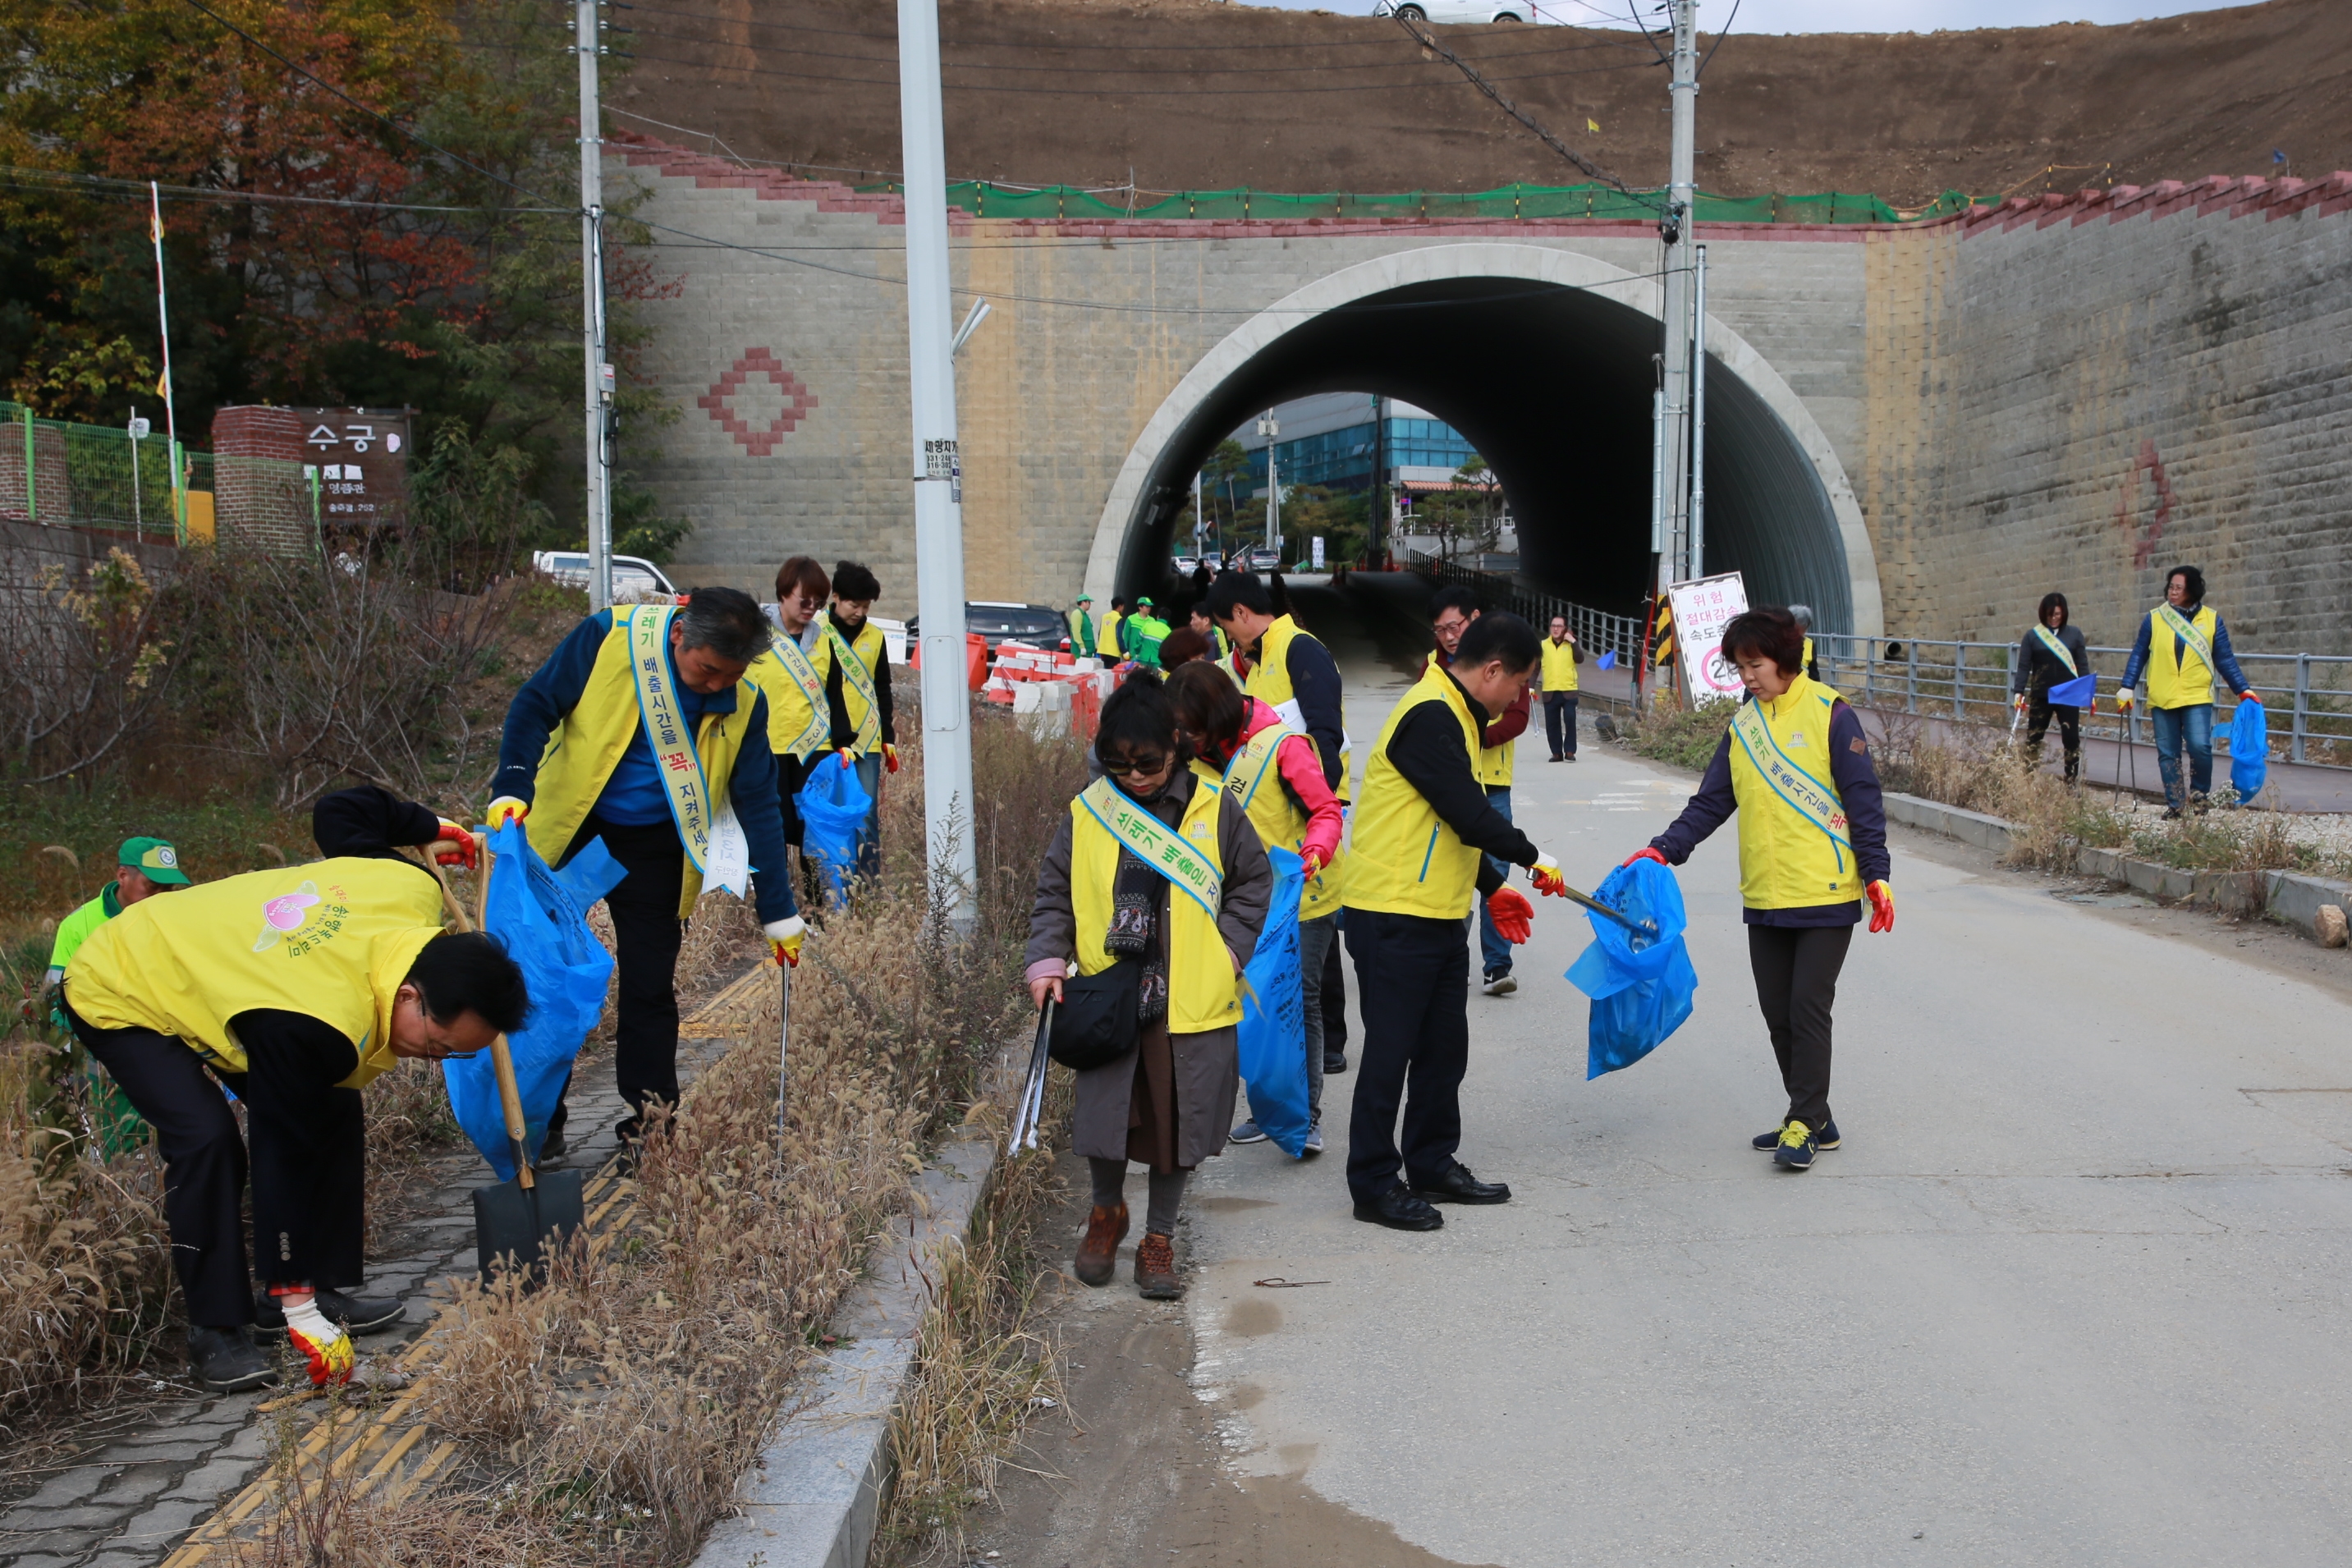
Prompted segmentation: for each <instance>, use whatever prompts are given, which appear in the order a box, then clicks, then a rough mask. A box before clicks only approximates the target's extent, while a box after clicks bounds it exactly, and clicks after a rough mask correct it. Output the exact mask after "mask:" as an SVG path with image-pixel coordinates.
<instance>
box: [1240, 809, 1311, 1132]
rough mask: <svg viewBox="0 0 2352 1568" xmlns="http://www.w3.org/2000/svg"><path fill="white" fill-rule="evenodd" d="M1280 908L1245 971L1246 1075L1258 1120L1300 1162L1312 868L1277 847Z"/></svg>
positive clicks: (1270, 911)
mask: <svg viewBox="0 0 2352 1568" xmlns="http://www.w3.org/2000/svg"><path fill="white" fill-rule="evenodd" d="M1265 858H1267V859H1269V860H1271V861H1273V862H1274V900H1273V902H1271V903H1270V904H1268V905H1267V906H1266V914H1265V931H1262V932H1260V933H1259V935H1258V939H1257V950H1256V951H1255V952H1253V953H1251V954H1250V961H1249V963H1248V964H1247V965H1245V966H1244V968H1243V970H1242V1023H1241V1030H1240V1036H1241V1038H1240V1041H1239V1046H1240V1055H1241V1072H1242V1079H1243V1081H1244V1082H1245V1083H1247V1084H1248V1085H1249V1104H1250V1115H1251V1116H1253V1117H1255V1119H1256V1121H1257V1124H1258V1126H1259V1127H1260V1128H1261V1129H1262V1130H1264V1131H1265V1135H1266V1136H1267V1137H1268V1138H1271V1139H1273V1140H1274V1141H1275V1142H1276V1144H1277V1145H1279V1146H1280V1147H1281V1150H1282V1152H1284V1153H1286V1154H1287V1155H1289V1156H1290V1157H1291V1158H1292V1159H1294V1160H1296V1159H1297V1158H1299V1157H1300V1155H1301V1153H1302V1152H1304V1151H1305V1150H1306V1148H1307V1009H1306V1006H1305V1005H1304V1004H1303V1002H1302V1001H1301V999H1300V996H1299V991H1298V898H1299V895H1300V894H1301V893H1302V892H1304V891H1305V890H1306V887H1307V878H1306V874H1305V873H1306V868H1305V866H1304V865H1303V864H1302V863H1301V862H1300V860H1299V858H1298V857H1297V855H1296V854H1295V853H1293V852H1292V851H1290V850H1288V849H1282V848H1276V847H1271V846H1269V847H1267V849H1266V852H1265Z"/></svg>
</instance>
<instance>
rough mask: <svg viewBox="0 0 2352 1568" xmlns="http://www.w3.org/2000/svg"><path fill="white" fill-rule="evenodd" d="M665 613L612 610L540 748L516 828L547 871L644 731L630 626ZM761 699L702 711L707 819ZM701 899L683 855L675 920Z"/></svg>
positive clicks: (750, 697)
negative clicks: (531, 790) (572, 698)
mask: <svg viewBox="0 0 2352 1568" xmlns="http://www.w3.org/2000/svg"><path fill="white" fill-rule="evenodd" d="M670 613H671V609H670V606H669V605H627V606H625V607H623V606H615V607H614V611H613V629H612V631H611V632H610V633H609V634H607V635H606V637H605V638H604V645H603V646H602V647H599V648H597V650H596V662H595V664H594V665H593V666H592V667H591V668H590V669H589V671H588V684H587V686H586V687H585V688H584V689H583V690H582V691H581V693H580V700H579V701H578V702H577V703H575V704H573V705H572V711H571V712H569V713H566V714H565V715H564V716H563V718H562V721H560V722H559V723H557V725H556V726H555V731H554V732H553V733H552V734H551V735H549V736H548V738H547V751H546V752H545V754H544V755H542V756H541V758H540V762H539V787H538V789H537V791H536V798H535V799H534V800H533V801H532V802H531V807H530V816H526V817H524V818H523V819H522V825H523V829H524V831H525V832H527V833H528V834H530V847H532V848H533V849H536V850H538V851H539V855H540V858H541V859H543V860H545V861H546V862H547V863H548V864H549V865H554V864H555V863H556V861H557V860H559V859H561V858H562V855H563V853H564V851H565V850H567V849H569V848H571V847H572V839H573V838H575V837H578V836H579V833H580V825H581V824H582V823H583V822H586V821H587V820H588V813H589V812H590V811H591V810H592V809H593V807H594V806H595V805H596V797H597V796H599V795H603V794H604V783H605V781H606V780H607V779H610V778H611V777H612V776H613V770H614V768H615V767H617V766H619V765H620V761H621V754H622V753H623V752H626V751H627V750H628V749H629V742H631V741H633V740H635V738H636V737H637V736H638V735H640V734H642V733H644V731H645V720H644V718H643V717H642V715H641V714H640V713H639V712H638V709H637V686H636V679H635V676H634V675H633V674H632V673H631V671H630V668H629V632H628V627H629V623H630V621H631V620H632V619H633V618H634V617H635V616H642V615H659V616H667V615H669V614H670ZM760 695H761V689H760V688H759V686H757V685H756V684H754V683H752V682H751V681H749V680H746V681H743V682H741V683H739V684H738V685H737V686H736V688H735V704H736V707H735V711H734V712H732V713H719V712H712V711H709V710H705V711H704V713H703V715H702V724H701V727H700V728H699V729H698V731H696V733H695V737H694V751H695V754H696V755H697V756H698V757H699V758H700V759H701V760H702V776H703V779H704V781H705V782H706V783H707V784H709V791H710V799H709V810H710V815H711V817H712V819H713V820H716V819H717V817H718V816H719V811H720V810H721V809H723V808H724V807H725V805H727V786H728V784H729V782H730V780H732V779H733V777H734V776H735V759H736V757H737V755H738V754H739V753H740V752H741V751H742V749H743V736H744V734H745V733H746V732H747V731H748V730H749V728H750V726H751V719H752V712H751V710H752V709H754V708H755V707H757V706H758V702H759V698H760ZM701 896H702V873H701V872H700V871H698V870H697V869H695V866H694V861H693V859H692V858H691V857H689V858H688V860H687V863H686V878H685V886H684V887H683V888H682V889H680V890H679V894H678V904H677V913H678V918H679V919H681V920H683V919H685V918H686V917H687V916H688V915H690V914H692V913H693V912H694V901H695V900H697V899H698V898H700V897H701ZM134 907H135V906H134Z"/></svg>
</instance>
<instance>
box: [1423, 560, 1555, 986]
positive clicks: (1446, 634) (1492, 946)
mask: <svg viewBox="0 0 2352 1568" xmlns="http://www.w3.org/2000/svg"><path fill="white" fill-rule="evenodd" d="M1431 608H1432V611H1433V618H1432V620H1431V622H1430V630H1431V631H1433V632H1434V633H1435V634H1436V637H1437V648H1436V651H1434V652H1433V653H1432V654H1431V655H1430V656H1429V659H1430V662H1431V663H1432V664H1433V665H1435V666H1437V667H1439V668H1448V667H1450V666H1451V665H1452V664H1453V662H1454V648H1455V647H1457V646H1459V645H1460V643H1461V641H1462V634H1463V633H1464V632H1465V631H1467V630H1469V628H1470V626H1471V624H1472V623H1473V622H1475V620H1477V618H1478V596H1477V595H1475V594H1473V593H1472V592H1471V591H1470V590H1469V589H1467V588H1465V587H1462V586H1459V585H1458V584H1457V585H1455V586H1453V587H1448V588H1440V589H1439V590H1438V591H1437V596H1436V597H1435V598H1434V599H1433V600H1432V601H1431ZM1537 667H1538V669H1540V668H1541V667H1542V661H1541V660H1540V659H1538V661H1537ZM1528 708H1529V699H1528V693H1527V692H1526V691H1525V690H1522V691H1520V692H1519V694H1518V695H1517V697H1515V698H1513V699H1512V700H1511V703H1510V706H1508V707H1507V708H1505V709H1504V710H1502V711H1501V712H1499V713H1497V714H1496V716H1495V719H1494V721H1493V722H1492V723H1489V724H1488V725H1486V729H1485V731H1484V732H1483V733H1482V735H1481V737H1480V740H1479V752H1478V778H1479V782H1480V783H1482V784H1485V785H1486V800H1487V803H1488V804H1489V805H1493V806H1494V808H1495V809H1496V811H1497V812H1500V813H1501V814H1502V817H1503V820H1504V821H1506V822H1508V821H1509V820H1510V819H1511V771H1512V763H1513V760H1514V759H1515V758H1516V757H1517V753H1518V749H1519V736H1520V735H1521V734H1522V733H1523V732H1525V731H1526V730H1527V727H1528ZM1503 874H1504V868H1503V866H1502V864H1501V863H1500V862H1497V863H1496V866H1495V875H1496V876H1497V877H1500V876H1502V875H1503ZM1478 958H1479V974H1480V982H1479V983H1480V984H1481V985H1482V986H1483V987H1484V988H1485V990H1486V994H1487V995H1489V996H1507V995H1509V994H1511V993H1512V992H1514V991H1517V989H1518V988H1519V983H1518V982H1517V980H1515V979H1513V978H1512V976H1511V944H1510V943H1509V942H1507V941H1505V940H1504V938H1503V933H1502V932H1501V931H1497V930H1496V929H1495V917H1494V913H1493V911H1492V910H1488V909H1487V908H1486V904H1485V902H1484V901H1483V900H1481V902H1480V904H1479V907H1478Z"/></svg>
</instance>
